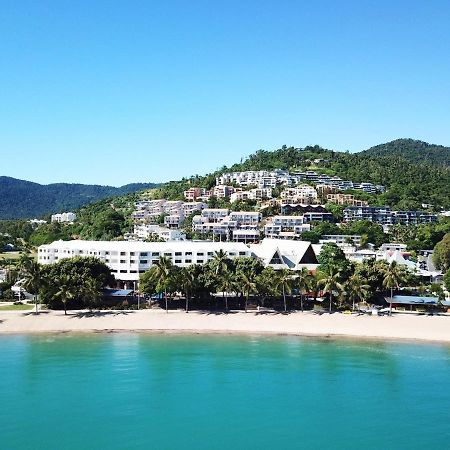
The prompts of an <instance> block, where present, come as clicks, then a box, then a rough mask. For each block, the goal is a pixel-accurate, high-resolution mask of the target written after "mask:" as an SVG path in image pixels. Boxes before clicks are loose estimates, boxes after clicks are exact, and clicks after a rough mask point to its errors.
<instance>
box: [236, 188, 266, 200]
mask: <svg viewBox="0 0 450 450" xmlns="http://www.w3.org/2000/svg"><path fill="white" fill-rule="evenodd" d="M271 198H272V188H255V189H250V190H248V191H243V190H239V191H235V192H233V194H231V195H230V202H231V203H235V202H238V201H245V200H256V201H260V200H267V199H271Z"/></svg>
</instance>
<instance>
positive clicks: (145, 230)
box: [134, 224, 186, 241]
mask: <svg viewBox="0 0 450 450" xmlns="http://www.w3.org/2000/svg"><path fill="white" fill-rule="evenodd" d="M134 235H135V236H136V238H137V239H148V238H150V237H153V236H154V237H157V238H159V239H164V240H165V241H184V240H185V239H186V235H185V234H184V233H182V232H181V231H179V230H174V229H169V228H164V227H161V226H159V225H154V224H139V225H135V226H134Z"/></svg>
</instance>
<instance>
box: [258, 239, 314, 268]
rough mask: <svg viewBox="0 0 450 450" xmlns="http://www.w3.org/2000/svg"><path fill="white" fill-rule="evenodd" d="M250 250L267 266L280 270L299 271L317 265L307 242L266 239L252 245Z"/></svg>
mask: <svg viewBox="0 0 450 450" xmlns="http://www.w3.org/2000/svg"><path fill="white" fill-rule="evenodd" d="M250 248H251V250H252V252H253V253H254V254H255V255H256V256H257V257H258V258H260V259H261V260H262V261H263V262H264V264H265V265H269V264H270V265H271V266H273V267H276V268H280V269H281V268H284V269H293V270H298V269H301V268H302V267H306V266H307V265H308V266H311V265H313V266H316V263H317V260H316V255H315V252H314V250H313V248H312V246H311V243H310V242H307V241H291V240H285V239H272V238H265V239H263V240H262V241H261V243H260V244H253V245H250ZM311 258H312V259H313V260H314V261H312V260H311ZM275 261H279V263H276V262H275Z"/></svg>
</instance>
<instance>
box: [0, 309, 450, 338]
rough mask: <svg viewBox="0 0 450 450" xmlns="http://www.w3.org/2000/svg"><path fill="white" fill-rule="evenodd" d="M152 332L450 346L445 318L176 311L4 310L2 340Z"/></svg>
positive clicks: (448, 323) (449, 322)
mask: <svg viewBox="0 0 450 450" xmlns="http://www.w3.org/2000/svg"><path fill="white" fill-rule="evenodd" d="M45 333H53V334H65V333H83V334H84V333H153V334H191V335H192V334H197V335H203V334H222V335H265V336H299V337H304V338H322V339H347V338H349V339H352V340H378V341H380V340H381V341H383V340H385V341H387V340H389V341H410V342H421V343H441V344H450V318H449V317H447V316H426V315H418V316H417V315H414V316H413V315H394V316H392V317H386V316H384V317H377V316H375V317H373V316H357V315H345V314H337V313H335V314H331V315H329V314H327V313H325V314H323V315H315V314H311V313H310V312H305V313H301V312H293V313H288V314H283V313H269V314H267V313H263V314H261V313H255V312H253V311H252V312H248V313H245V312H240V311H239V312H236V311H232V312H229V313H211V312H202V311H191V312H189V313H188V314H186V313H185V312H184V311H180V310H175V311H173V310H172V311H169V313H166V312H165V311H161V310H140V311H136V310H108V311H93V312H92V313H91V312H89V311H86V310H81V311H79V310H77V311H70V312H69V313H68V314H67V316H65V315H64V312H63V311H48V310H45V311H41V312H40V313H39V314H38V315H35V314H34V313H32V312H31V311H26V312H24V311H4V312H0V336H1V335H11V334H45Z"/></svg>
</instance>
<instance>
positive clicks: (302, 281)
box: [295, 267, 312, 312]
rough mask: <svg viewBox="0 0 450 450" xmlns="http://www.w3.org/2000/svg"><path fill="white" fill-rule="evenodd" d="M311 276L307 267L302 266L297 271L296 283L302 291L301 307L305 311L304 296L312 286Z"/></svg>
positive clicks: (300, 291)
mask: <svg viewBox="0 0 450 450" xmlns="http://www.w3.org/2000/svg"><path fill="white" fill-rule="evenodd" d="M311 278H312V275H311V273H310V272H309V270H308V269H307V268H306V267H302V269H301V270H300V271H299V272H297V277H296V279H295V285H296V287H297V289H298V291H299V293H300V308H301V310H302V312H303V298H304V295H305V294H306V293H307V292H308V291H309V290H310V288H311Z"/></svg>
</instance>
